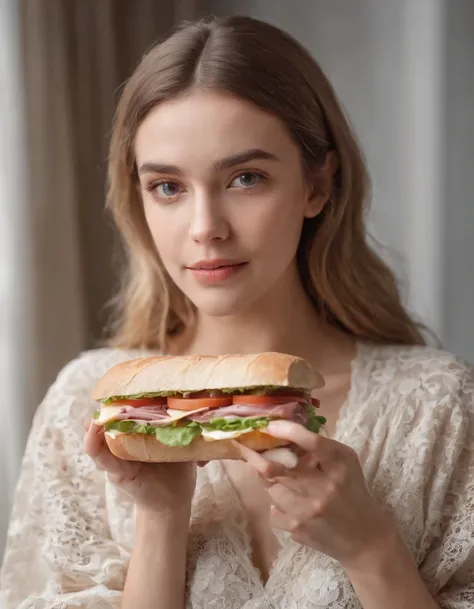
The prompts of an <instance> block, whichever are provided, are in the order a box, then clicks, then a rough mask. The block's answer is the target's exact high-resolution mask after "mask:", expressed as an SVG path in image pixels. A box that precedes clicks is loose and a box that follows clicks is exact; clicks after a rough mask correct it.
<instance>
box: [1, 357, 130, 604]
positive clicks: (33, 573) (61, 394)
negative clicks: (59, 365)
mask: <svg viewBox="0 0 474 609" xmlns="http://www.w3.org/2000/svg"><path fill="white" fill-rule="evenodd" d="M87 357H89V358H90V354H89V355H88V356H84V357H82V358H80V359H78V360H76V361H74V362H72V363H70V364H69V365H68V366H66V368H65V369H64V370H63V371H62V372H61V373H60V375H59V376H58V379H57V381H56V382H55V383H54V385H53V386H52V387H51V388H50V390H49V391H48V394H47V395H46V397H45V399H44V401H43V403H42V404H41V406H40V407H39V409H38V411H37V414H36V417H35V421H34V423H33V426H32V429H31V432H30V435H29V439H28V444H27V448H26V452H25V457H24V460H23V464H22V471H21V475H20V479H19V483H18V486H17V490H16V494H15V499H14V505H13V512H12V517H11V521H10V527H9V532H8V537H7V545H6V549H5V556H4V562H3V566H2V570H1V574H0V588H1V590H2V595H3V598H2V600H3V601H4V605H2V607H3V606H4V607H5V609H13V608H15V609H33V608H36V607H42V608H43V609H58V608H61V609H69V607H74V608H75V609H93V608H95V607H98V606H100V607H108V608H110V609H112V608H114V607H115V608H117V609H118V607H119V605H120V597H121V590H122V589H123V583H124V579H125V572H126V566H127V560H128V553H127V551H126V550H125V549H123V548H122V547H121V546H119V545H118V544H117V543H115V541H114V540H113V539H112V538H111V536H110V531H109V522H108V516H107V509H106V500H105V476H104V474H103V472H100V471H98V470H97V468H96V466H95V464H94V463H93V462H92V461H91V460H90V459H89V457H87V456H86V455H85V454H84V452H83V448H82V434H83V424H82V419H83V418H84V417H85V416H86V415H87V411H88V407H89V405H90V392H91V389H92V386H93V384H94V382H95V378H94V375H97V374H100V373H101V372H102V371H103V372H105V370H106V369H107V367H109V366H110V365H112V361H110V358H109V359H106V360H105V359H104V358H103V356H102V357H101V358H100V361H97V355H96V356H95V359H94V360H93V361H89V362H88V361H87ZM92 408H93V406H92V405H91V410H92ZM0 604H1V603H0Z"/></svg>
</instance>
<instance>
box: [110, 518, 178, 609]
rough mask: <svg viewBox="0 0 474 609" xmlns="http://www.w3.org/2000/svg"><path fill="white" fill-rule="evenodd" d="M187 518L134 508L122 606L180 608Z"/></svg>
mask: <svg viewBox="0 0 474 609" xmlns="http://www.w3.org/2000/svg"><path fill="white" fill-rule="evenodd" d="M189 517H190V515H189V512H188V511H187V510H186V511H184V512H183V513H182V514H181V513H177V514H169V515H166V516H162V515H157V514H155V513H153V512H145V511H142V510H140V509H137V518H136V533H135V545H134V548H133V552H132V558H131V561H130V566H129V568H128V573H127V580H126V583H125V589H124V592H123V599H122V609H135V608H136V607H140V608H141V609H169V607H173V608H175V609H184V606H185V584H186V549H187V542H188V529H189Z"/></svg>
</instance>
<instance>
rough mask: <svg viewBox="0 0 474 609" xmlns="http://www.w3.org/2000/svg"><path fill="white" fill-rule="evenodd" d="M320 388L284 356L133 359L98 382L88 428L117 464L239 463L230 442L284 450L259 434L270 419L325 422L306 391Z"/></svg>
mask: <svg viewBox="0 0 474 609" xmlns="http://www.w3.org/2000/svg"><path fill="white" fill-rule="evenodd" d="M323 385H324V380H323V378H322V377H321V375H320V374H319V373H318V372H316V371H315V370H313V368H312V367H311V366H310V364H309V363H308V362H307V361H306V360H304V359H301V358H299V357H294V356H292V355H286V354H283V353H261V354H258V355H225V356H217V357H216V356H208V355H205V356H204V355H192V356H185V357H178V356H160V357H149V358H140V359H135V360H132V361H127V362H124V363H121V364H118V365H117V366H114V367H113V368H111V369H110V370H109V371H108V372H107V373H106V374H105V375H104V376H103V377H102V378H101V379H100V380H99V382H98V383H97V385H96V387H95V389H94V392H93V398H94V400H96V401H98V402H99V403H100V409H98V410H96V412H95V413H94V422H95V424H96V425H101V426H103V427H104V434H105V440H106V442H107V445H108V446H109V448H110V450H111V452H112V453H113V454H114V455H115V456H117V457H119V458H121V459H127V460H132V461H143V462H171V461H210V460H212V459H239V458H240V452H239V450H238V447H236V446H235V445H234V443H233V441H237V442H240V443H242V444H244V445H245V446H248V447H250V448H252V449H254V450H256V451H259V452H262V451H267V450H270V449H276V448H278V447H281V446H285V445H287V444H289V442H287V441H284V440H281V439H276V438H273V437H272V436H270V435H269V434H267V433H265V430H266V428H267V426H268V424H269V423H270V421H272V420H275V419H286V420H289V421H295V422H297V423H300V424H301V425H304V426H305V427H307V428H308V429H310V430H311V431H313V432H315V433H318V432H319V431H320V430H321V428H322V427H323V426H324V423H325V422H326V420H325V418H324V417H322V416H318V415H317V410H316V408H317V407H318V406H319V402H318V400H315V399H314V398H312V397H311V392H312V391H313V389H316V388H318V387H321V386H323Z"/></svg>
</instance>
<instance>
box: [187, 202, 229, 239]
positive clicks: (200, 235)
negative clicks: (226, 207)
mask: <svg viewBox="0 0 474 609" xmlns="http://www.w3.org/2000/svg"><path fill="white" fill-rule="evenodd" d="M192 213H193V217H192V222H191V227H190V234H191V238H192V239H193V241H196V242H197V243H209V242H210V241H215V240H219V241H224V240H225V239H227V238H228V237H229V234H230V225H229V222H228V220H227V218H226V217H225V214H224V212H223V210H222V209H221V206H220V204H219V201H217V200H215V199H212V198H211V197H209V196H206V197H199V198H197V199H196V200H195V202H194V205H193V212H192Z"/></svg>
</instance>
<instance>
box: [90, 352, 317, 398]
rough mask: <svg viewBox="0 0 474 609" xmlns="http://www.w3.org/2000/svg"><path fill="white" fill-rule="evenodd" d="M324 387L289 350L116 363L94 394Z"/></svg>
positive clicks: (112, 395)
mask: <svg viewBox="0 0 474 609" xmlns="http://www.w3.org/2000/svg"><path fill="white" fill-rule="evenodd" d="M323 385H324V380H323V378H322V376H321V375H320V374H319V373H318V372H316V371H315V370H313V368H312V367H311V365H310V364H309V363H308V362H307V361H306V360H304V359H302V358H300V357H296V356H293V355H287V354H285V353H272V352H268V353H259V354H255V355H248V354H245V355H221V356H211V355H188V356H170V355H165V356H155V357H147V358H140V359H135V360H131V361H127V362H124V363H121V364H118V365H117V366H114V367H113V368H111V369H110V370H109V371H108V372H107V373H106V374H105V375H104V376H103V377H102V378H101V379H100V380H99V382H98V383H97V385H96V387H95V389H94V392H93V398H94V399H95V400H98V401H100V400H106V399H108V398H110V397H115V396H131V395H140V394H144V393H154V392H156V393H158V392H184V391H202V390H210V389H238V388H242V387H263V386H276V387H293V388H295V389H296V388H298V389H304V390H307V391H311V390H313V389H316V388H317V387H322V386H323Z"/></svg>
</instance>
